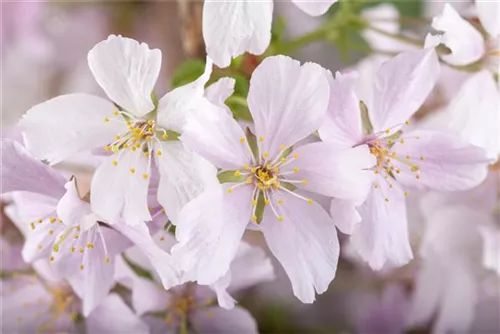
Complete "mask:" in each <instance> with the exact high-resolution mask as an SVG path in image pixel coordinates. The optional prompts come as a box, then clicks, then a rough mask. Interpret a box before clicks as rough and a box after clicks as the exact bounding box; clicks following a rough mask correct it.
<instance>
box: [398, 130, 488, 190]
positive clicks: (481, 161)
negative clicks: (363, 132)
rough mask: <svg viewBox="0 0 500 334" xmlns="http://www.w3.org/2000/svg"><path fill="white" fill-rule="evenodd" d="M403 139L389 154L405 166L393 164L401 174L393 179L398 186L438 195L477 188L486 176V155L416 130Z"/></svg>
mask: <svg viewBox="0 0 500 334" xmlns="http://www.w3.org/2000/svg"><path fill="white" fill-rule="evenodd" d="M402 139H403V143H401V141H398V142H397V143H396V144H394V146H393V147H392V151H393V152H397V155H398V156H399V157H400V158H401V159H403V158H404V161H405V163H402V162H399V161H394V165H395V166H396V167H398V168H399V169H400V170H401V173H400V174H397V176H396V178H397V180H398V182H401V183H402V184H404V185H406V186H411V187H416V188H431V189H435V190H440V191H457V190H466V189H469V188H472V187H474V186H477V185H478V184H479V183H481V182H482V181H483V180H484V179H485V178H486V176H487V172H488V170H487V165H488V160H487V158H486V152H485V151H484V150H483V149H481V148H479V147H476V146H473V145H470V144H468V143H466V142H463V141H462V140H460V139H458V138H456V137H455V136H452V135H449V134H445V133H440V132H435V131H424V130H417V131H413V132H410V133H407V134H406V133H405V134H404V135H403V136H402ZM408 157H410V159H408ZM410 163H411V164H410ZM415 166H416V167H415ZM412 170H413V171H412ZM417 176H418V177H417Z"/></svg>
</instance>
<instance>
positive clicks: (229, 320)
mask: <svg viewBox="0 0 500 334" xmlns="http://www.w3.org/2000/svg"><path fill="white" fill-rule="evenodd" d="M189 322H190V323H191V324H192V325H193V327H194V329H195V331H196V332H197V333H221V334H232V333H241V334H256V333H258V330H257V322H256V321H255V319H254V318H253V317H252V315H251V314H250V312H248V311H247V310H245V309H243V308H241V307H235V308H234V309H232V310H225V309H223V308H219V307H208V308H202V309H198V310H196V311H194V312H193V313H191V314H190V317H189Z"/></svg>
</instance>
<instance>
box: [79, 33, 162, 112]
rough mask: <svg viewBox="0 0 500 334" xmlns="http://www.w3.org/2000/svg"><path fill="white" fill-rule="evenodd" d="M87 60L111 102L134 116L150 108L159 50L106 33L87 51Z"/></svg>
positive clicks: (150, 109) (157, 67)
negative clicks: (104, 36) (105, 38)
mask: <svg viewBox="0 0 500 334" xmlns="http://www.w3.org/2000/svg"><path fill="white" fill-rule="evenodd" d="M88 62H89V67H90V70H91V71H92V74H94V77H95V80H96V81H97V83H98V84H99V86H101V87H102V89H103V90H104V91H105V92H106V94H107V95H108V97H109V98H110V99H111V100H113V102H115V103H116V104H118V105H119V106H121V107H122V108H124V109H125V110H127V111H129V112H131V113H133V114H134V115H135V116H138V117H140V116H143V115H145V114H147V113H149V112H150V111H152V110H153V109H154V107H155V106H154V104H153V101H152V99H151V93H152V92H153V88H154V85H155V83H156V80H157V79H158V75H159V74H160V67H161V51H160V50H158V49H154V50H150V49H149V47H148V45H147V44H145V43H141V44H139V43H138V42H137V41H135V40H133V39H131V38H125V37H121V36H114V35H110V36H109V37H108V39H107V40H105V41H102V42H100V43H98V44H97V45H96V46H94V48H93V49H92V50H90V52H89V54H88Z"/></svg>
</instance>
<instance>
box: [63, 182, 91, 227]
mask: <svg viewBox="0 0 500 334" xmlns="http://www.w3.org/2000/svg"><path fill="white" fill-rule="evenodd" d="M65 188H66V193H65V194H64V196H62V197H61V199H60V200H59V203H57V216H58V217H59V219H61V220H62V221H63V222H64V224H65V225H67V226H76V225H79V224H80V223H81V220H82V219H83V218H84V217H85V216H87V215H89V214H90V213H91V211H90V205H89V203H87V202H84V201H82V200H81V199H80V196H79V194H78V190H77V189H76V179H75V178H73V179H72V180H71V181H68V182H67V183H66V185H65ZM94 223H95V220H94Z"/></svg>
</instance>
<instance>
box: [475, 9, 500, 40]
mask: <svg viewBox="0 0 500 334" xmlns="http://www.w3.org/2000/svg"><path fill="white" fill-rule="evenodd" d="M475 3H476V9H477V14H478V15H479V20H480V21H481V24H482V25H483V27H484V29H485V30H486V31H487V32H488V34H490V36H491V37H493V38H495V37H497V36H498V33H499V32H500V22H499V18H500V3H499V2H498V1H485V0H476V2H475Z"/></svg>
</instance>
